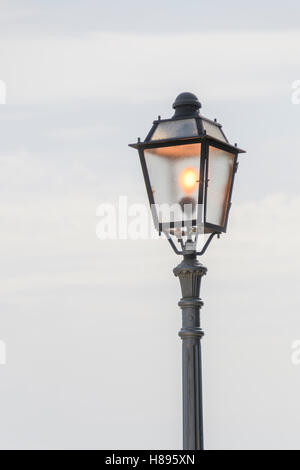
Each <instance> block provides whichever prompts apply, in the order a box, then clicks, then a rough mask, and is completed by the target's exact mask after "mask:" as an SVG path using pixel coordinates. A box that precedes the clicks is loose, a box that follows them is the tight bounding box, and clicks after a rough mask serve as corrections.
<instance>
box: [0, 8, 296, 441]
mask: <svg viewBox="0 0 300 470" xmlns="http://www.w3.org/2000/svg"><path fill="white" fill-rule="evenodd" d="M24 3H25V2H22V1H18V0H14V1H13V2H12V1H10V2H8V1H4V0H0V6H1V18H0V80H2V81H4V82H5V84H6V104H1V105H0V138H1V140H0V141H1V145H0V169H1V171H0V227H1V230H0V254H1V261H2V262H1V265H0V281H1V282H0V304H1V308H0V340H1V341H4V342H5V344H6V353H7V354H6V355H7V363H6V364H5V365H0V415H1V424H0V448H1V449H20V448H21V449H151V448H152V449H153V448H155V449H180V448H181V344H180V339H179V338H178V335H177V333H178V331H179V329H180V327H181V324H180V322H181V313H180V310H179V308H178V306H177V302H178V300H179V298H180V288H179V283H178V280H177V279H176V278H175V277H174V276H173V274H172V269H173V268H174V267H175V266H176V264H178V263H179V262H180V259H179V258H178V257H176V256H175V255H174V253H173V252H172V251H171V250H170V247H169V245H168V243H167V242H166V240H163V239H159V240H154V239H153V240H118V239H115V240H99V239H98V238H97V236H96V228H97V224H98V222H99V217H97V215H96V214H97V208H98V207H99V205H100V204H104V203H110V204H117V202H118V197H119V196H120V195H122V196H127V197H128V200H129V201H130V202H132V203H133V202H140V203H146V191H145V188H144V183H143V178H142V173H141V169H140V166H139V161H138V158H137V155H136V152H135V151H134V150H133V149H131V148H129V147H128V143H131V142H135V141H136V139H137V137H138V136H140V137H141V138H142V139H143V138H144V137H145V136H146V135H147V133H148V131H149V130H150V128H151V125H152V121H153V120H154V119H156V117H157V116H158V115H161V116H162V117H165V118H167V117H170V116H171V115H172V114H173V110H172V103H173V102H174V99H175V98H176V96H177V95H178V94H179V93H180V92H182V91H190V92H193V93H195V94H196V95H197V96H198V98H199V100H200V101H201V103H202V110H201V111H202V113H203V115H205V116H207V117H209V118H217V119H218V121H219V122H221V123H222V124H223V129H224V132H225V133H226V135H227V136H228V138H229V140H230V141H231V142H232V143H235V142H237V143H238V145H239V146H240V147H241V148H244V149H246V150H247V153H246V154H244V155H242V156H241V157H240V165H239V170H238V173H237V177H236V183H235V188H234V194H233V206H232V210H231V213H230V220H229V225H228V232H227V233H226V234H225V235H223V236H222V237H221V239H220V240H214V241H213V243H212V244H211V246H210V248H209V250H208V252H207V253H206V254H205V256H204V257H203V260H201V261H202V262H203V263H204V264H205V265H206V266H207V267H208V274H207V276H206V277H205V279H204V281H203V286H202V292H201V297H202V298H203V300H204V304H205V305H204V307H203V309H202V311H201V317H202V326H203V329H204V331H205V337H204V339H203V374H204V377H203V380H204V413H205V442H206V448H207V449H299V448H300V443H299V437H298V430H299V425H300V404H299V388H300V364H299V365H297V364H293V362H292V360H291V356H292V352H293V349H292V345H293V343H294V342H295V341H296V340H299V339H300V316H299V312H300V293H299V287H298V286H299V281H300V276H299V269H298V260H299V255H300V249H299V236H298V233H299V229H300V224H299V220H298V214H299V212H300V192H299V187H300V184H299V183H300V177H299V174H300V163H299V159H298V155H297V153H298V151H297V149H298V148H299V146H300V138H299V120H300V104H298V105H297V104H296V103H293V99H292V98H293V92H294V91H295V90H294V89H293V84H294V83H295V82H296V81H297V80H300V59H299V44H300V30H299V20H300V18H299V17H300V8H299V4H298V3H297V2H296V1H286V2H285V3H284V4H280V3H273V2H270V1H264V2H261V1H260V2H257V1H253V2H251V3H249V5H248V6H247V5H245V4H241V3H240V2H235V1H228V2H226V5H225V4H224V2H220V1H215V2H213V3H211V4H209V3H208V2H200V1H193V0H191V1H190V2H187V3H186V4H183V3H182V2H180V1H177V0H173V1H169V0H166V1H164V2H161V1H160V2H158V1H157V0H153V1H152V2H151V3H149V4H145V3H143V2H138V1H127V2H124V1H115V2H106V1H103V0H100V1H97V2H96V1H92V0H86V1H82V0H80V1H79V0H77V1H76V0H75V1H72V2H70V1H67V0H60V1H57V0H54V1H51V2H50V1H49V0H44V1H43V2H40V1H39V2H38V1H33V0H28V1H27V2H26V7H25V6H24Z"/></svg>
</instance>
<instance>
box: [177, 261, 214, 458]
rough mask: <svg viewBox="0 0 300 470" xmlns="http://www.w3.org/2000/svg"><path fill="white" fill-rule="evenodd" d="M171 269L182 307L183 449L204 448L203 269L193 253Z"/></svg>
mask: <svg viewBox="0 0 300 470" xmlns="http://www.w3.org/2000/svg"><path fill="white" fill-rule="evenodd" d="M173 272H174V274H175V276H177V277H179V280H180V285H181V291H182V298H181V300H180V301H179V304H178V305H179V307H180V308H181V310H182V328H181V330H180V332H179V336H180V337H181V339H182V394H183V449H184V450H204V436H203V434H204V433H203V404H202V365H201V338H202V337H203V335H204V333H203V331H202V329H201V325H200V309H201V307H202V306H203V302H202V300H201V299H200V287H201V280H202V277H203V276H204V275H205V274H206V273H207V268H206V267H205V266H203V265H202V264H201V263H200V262H199V261H198V259H197V254H196V252H185V253H184V258H183V261H182V262H181V263H180V264H179V265H178V266H177V267H176V268H175V269H174V270H173Z"/></svg>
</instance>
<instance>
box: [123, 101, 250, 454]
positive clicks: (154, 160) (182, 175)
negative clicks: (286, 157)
mask: <svg viewBox="0 0 300 470" xmlns="http://www.w3.org/2000/svg"><path fill="white" fill-rule="evenodd" d="M173 108H174V109H175V114H174V116H173V117H172V118H171V119H161V118H160V117H159V118H158V119H157V120H156V121H154V123H153V126H152V128H151V130H150V132H149V134H148V135H147V137H146V139H145V141H144V142H141V140H140V139H138V142H137V143H135V144H131V145H130V146H131V147H133V148H135V149H137V150H138V152H139V156H140V161H141V165H142V170H143V175H144V179H145V184H146V189H147V193H148V198H149V203H150V207H151V212H152V216H153V221H154V224H155V227H156V229H157V230H158V232H159V234H160V235H161V234H162V233H163V234H164V235H165V236H166V237H167V239H168V241H169V243H170V245H171V246H172V248H173V250H174V251H175V253H176V254H182V255H183V261H182V262H181V263H180V264H179V265H178V266H177V267H176V268H175V269H174V274H175V276H178V277H179V280H180V284H181V290H182V298H181V300H180V302H179V306H180V307H181V309H182V329H181V331H180V332H179V336H180V337H181V339H182V377H183V448H184V450H203V448H204V443H203V410H202V374H201V343H200V340H201V338H202V336H203V334H204V333H203V331H202V329H201V327H200V308H201V307H202V305H203V302H202V300H201V299H200V297H199V294H200V285H201V279H202V276H203V275H205V274H206V272H207V269H206V268H205V267H204V266H203V265H202V264H201V263H200V262H199V261H198V259H197V255H203V254H204V253H205V251H206V249H207V247H208V246H209V244H210V242H211V240H212V239H213V237H214V236H215V235H218V236H220V234H221V233H224V232H226V228H227V223H228V215H229V210H230V207H231V195H232V188H233V183H234V175H235V172H236V170H237V166H238V163H237V158H238V154H239V153H243V152H244V151H243V150H241V149H239V148H238V147H237V145H236V144H235V145H231V144H230V143H229V142H228V140H227V138H226V136H225V134H224V132H223V130H222V126H221V125H220V124H219V123H218V122H217V121H216V120H214V121H212V120H210V119H207V118H205V117H203V116H202V115H200V113H199V109H200V108H201V104H200V103H199V101H198V99H197V97H196V96H195V95H194V94H192V93H181V94H180V95H179V96H177V98H176V100H175V102H174V104H173ZM200 233H201V234H204V235H205V234H207V235H208V237H207V240H206V242H205V244H204V246H203V247H202V249H201V251H197V245H198V242H199V234H200ZM176 241H177V242H178V243H179V244H180V249H178V248H177V246H176V243H175V242H176Z"/></svg>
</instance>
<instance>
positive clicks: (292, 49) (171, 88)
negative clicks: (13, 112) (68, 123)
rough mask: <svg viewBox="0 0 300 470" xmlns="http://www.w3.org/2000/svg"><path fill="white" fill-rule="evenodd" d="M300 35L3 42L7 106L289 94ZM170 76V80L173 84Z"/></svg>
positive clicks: (102, 36)
mask: <svg viewBox="0 0 300 470" xmlns="http://www.w3.org/2000/svg"><path fill="white" fill-rule="evenodd" d="M299 40H300V33H299V32H293V31H291V32H270V33H254V32H253V33H238V32H237V33H218V34H216V33H215V34H213V33H203V34H201V33H199V34H190V35H189V34H182V35H170V34H169V35H160V36H159V35H155V36H153V35H135V34H119V33H115V34H113V33H90V34H85V35H81V36H80V37H64V36H61V37H56V38H53V37H47V36H40V37H39V39H38V40H37V39H36V37H33V38H30V37H25V38H24V37H22V38H16V39H12V38H7V39H6V40H5V42H3V43H2V46H1V49H2V57H1V66H0V77H1V79H3V80H5V81H6V82H7V100H8V103H18V104H20V103H32V104H33V103H47V102H53V101H55V102H56V103H57V102H59V101H68V100H78V101H79V100H82V99H86V100H93V99H102V100H113V101H119V102H124V101H135V102H136V101H138V102H145V101H152V100H163V99H165V98H166V97H168V96H170V95H171V96H175V95H176V93H178V92H179V91H182V88H188V89H192V90H200V91H201V95H202V96H206V98H207V100H212V99H221V100H222V99H231V98H234V99H238V98H243V99H251V98H253V97H256V98H258V97H260V96H264V97H265V98H267V97H272V96H274V95H276V96H278V95H279V94H281V95H283V94H285V93H286V94H289V93H290V86H291V82H292V81H293V80H295V79H296V78H297V76H295V75H297V73H298V70H295V66H296V63H297V58H298V57H299V54H298V44H299ZM175 77H176V79H175Z"/></svg>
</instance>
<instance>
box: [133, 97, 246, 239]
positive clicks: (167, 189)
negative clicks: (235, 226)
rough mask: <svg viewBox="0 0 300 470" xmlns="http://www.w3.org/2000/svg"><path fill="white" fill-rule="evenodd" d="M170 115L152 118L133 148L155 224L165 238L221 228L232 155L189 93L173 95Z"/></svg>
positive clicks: (231, 175) (229, 191) (219, 130)
mask: <svg viewBox="0 0 300 470" xmlns="http://www.w3.org/2000/svg"><path fill="white" fill-rule="evenodd" d="M173 108H174V109H175V113H174V115H173V117H172V118H170V119H160V117H159V119H158V120H156V121H154V123H153V126H152V128H151V130H150V132H149V133H148V135H147V137H146V139H145V141H144V142H141V141H140V140H139V141H138V142H137V143H136V144H131V145H130V146H131V147H133V148H135V149H137V150H138V152H139V156H140V161H141V165H142V170H143V175H144V179H145V184H146V189H147V193H148V198H149V202H150V205H151V210H152V215H153V219H154V224H155V227H156V228H157V230H158V231H159V232H160V233H161V232H164V233H165V234H166V235H167V236H171V235H177V237H178V238H179V239H180V238H181V237H182V236H183V235H186V236H187V237H188V238H191V234H192V233H196V234H198V233H210V234H212V233H221V232H226V228H227V223H228V215H229V210H230V205H231V195H232V188H233V182H234V174H235V172H236V170H237V157H238V154H239V153H243V152H244V151H243V150H241V149H239V148H238V147H237V146H236V145H231V144H230V143H229V142H228V140H227V138H226V136H225V134H224V132H223V129H222V126H221V124H219V123H218V122H217V121H216V120H214V121H212V120H210V119H207V118H205V117H204V116H202V115H201V114H200V112H199V110H200V108H201V104H200V102H199V101H198V98H197V97H196V96H195V95H194V94H192V93H187V92H185V93H181V94H180V95H179V96H177V98H176V100H175V102H174V104H173Z"/></svg>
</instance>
